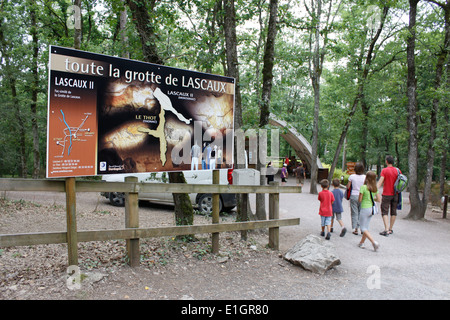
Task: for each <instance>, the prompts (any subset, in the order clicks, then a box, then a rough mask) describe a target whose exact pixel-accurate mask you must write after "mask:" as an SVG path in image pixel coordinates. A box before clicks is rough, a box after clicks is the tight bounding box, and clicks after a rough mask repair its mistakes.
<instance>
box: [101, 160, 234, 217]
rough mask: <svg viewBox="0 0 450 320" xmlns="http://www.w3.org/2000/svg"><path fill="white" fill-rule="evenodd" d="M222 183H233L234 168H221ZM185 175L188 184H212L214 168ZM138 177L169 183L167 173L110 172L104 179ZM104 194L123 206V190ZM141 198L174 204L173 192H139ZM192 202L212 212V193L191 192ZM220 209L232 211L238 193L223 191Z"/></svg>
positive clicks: (115, 179) (207, 211)
mask: <svg viewBox="0 0 450 320" xmlns="http://www.w3.org/2000/svg"><path fill="white" fill-rule="evenodd" d="M219 171H220V182H219V183H220V184H232V183H233V176H232V173H233V169H220V170H219ZM183 173H184V177H185V179H186V182H187V183H188V184H212V173H213V171H212V170H196V171H183ZM129 176H133V177H137V178H138V181H139V182H144V183H158V182H159V183H168V182H169V177H168V174H167V173H164V172H158V173H127V174H109V175H103V176H102V180H103V181H111V182H121V181H125V177H129ZM102 196H104V197H106V198H107V199H109V202H110V203H111V204H112V205H114V206H123V205H124V204H125V194H124V193H122V192H102ZM138 197H139V200H146V201H149V202H152V203H162V204H172V205H173V204H174V202H173V196H172V193H143V192H139V196H138ZM189 197H190V198H191V203H192V205H193V206H194V207H197V209H198V210H199V211H200V212H201V213H202V214H211V213H212V194H210V193H198V194H193V193H191V194H189ZM219 199H220V203H219V209H220V211H230V210H232V209H233V208H234V207H235V206H236V194H234V193H221V194H220V197H219Z"/></svg>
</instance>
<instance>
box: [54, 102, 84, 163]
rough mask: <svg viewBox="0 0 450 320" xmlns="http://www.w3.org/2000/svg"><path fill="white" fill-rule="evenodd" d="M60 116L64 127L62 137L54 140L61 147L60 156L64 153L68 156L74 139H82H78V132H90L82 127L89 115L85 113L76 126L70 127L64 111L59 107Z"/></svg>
mask: <svg viewBox="0 0 450 320" xmlns="http://www.w3.org/2000/svg"><path fill="white" fill-rule="evenodd" d="M60 112H61V117H60V118H59V119H60V120H61V122H63V123H64V125H65V126H66V128H65V129H64V130H63V134H64V137H62V138H61V139H58V140H57V141H56V144H57V145H59V146H61V147H62V150H61V156H64V154H65V153H66V155H68V156H70V153H71V151H72V146H73V143H74V142H75V141H82V140H80V134H81V133H83V132H90V131H91V129H90V128H83V126H84V124H85V122H86V120H87V119H88V118H89V115H86V117H85V118H84V119H83V120H82V121H81V123H80V124H79V125H78V127H71V126H69V124H68V123H67V121H66V116H65V114H64V112H63V111H62V110H61V109H60Z"/></svg>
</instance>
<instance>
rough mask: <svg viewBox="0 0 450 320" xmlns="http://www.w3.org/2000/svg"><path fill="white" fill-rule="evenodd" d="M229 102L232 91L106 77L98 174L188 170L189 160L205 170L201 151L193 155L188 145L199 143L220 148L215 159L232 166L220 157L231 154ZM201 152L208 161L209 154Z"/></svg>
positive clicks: (231, 127)
mask: <svg viewBox="0 0 450 320" xmlns="http://www.w3.org/2000/svg"><path fill="white" fill-rule="evenodd" d="M233 105H234V97H233V95H230V94H217V93H215V94H213V93H210V92H201V93H200V94H199V93H198V92H197V93H196V94H193V93H189V92H181V91H177V90H172V89H171V88H167V87H166V88H163V89H161V88H160V87H159V86H158V85H156V84H143V83H140V82H131V83H126V81H125V80H124V79H121V80H114V81H110V82H109V83H108V85H107V87H106V90H105V93H104V97H103V100H102V102H101V105H100V107H99V110H98V114H99V152H98V163H99V168H98V170H99V173H100V174H101V173H114V172H118V173H119V172H120V173H124V172H126V173H128V172H155V171H174V170H190V169H191V164H192V163H191V162H192V161H196V162H197V163H196V165H195V166H194V167H195V168H199V169H208V167H207V166H205V165H203V166H202V165H201V161H202V157H201V156H200V157H191V150H192V147H193V146H194V145H198V146H200V145H201V144H205V148H206V145H212V146H213V147H214V146H215V147H216V150H217V149H220V150H221V152H220V153H219V152H218V153H217V156H220V157H221V159H220V160H218V161H217V162H218V163H220V164H221V167H223V168H227V167H230V166H231V161H228V162H229V163H228V162H226V161H224V159H225V160H226V158H227V157H228V158H229V160H231V159H232V155H231V150H232V148H230V147H228V148H227V143H228V145H230V143H232V139H233V138H232V129H233ZM227 139H228V142H227ZM205 148H203V150H202V151H204V149H205ZM211 150H213V149H212V148H211ZM203 154H204V153H203V152H202V153H201V155H202V156H203ZM213 155H214V157H217V156H216V155H215V154H214V152H213ZM204 157H205V158H209V159H208V160H207V161H206V162H208V161H210V160H211V154H210V153H209V154H207V153H205V155H204ZM203 160H205V159H203ZM209 169H210V168H209Z"/></svg>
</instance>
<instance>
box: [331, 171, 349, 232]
mask: <svg viewBox="0 0 450 320" xmlns="http://www.w3.org/2000/svg"><path fill="white" fill-rule="evenodd" d="M332 183H333V191H331V193H333V196H334V202H333V204H332V208H333V217H332V218H331V232H333V224H334V219H335V218H336V220H337V222H338V223H339V225H340V226H341V228H342V229H341V234H340V235H339V236H340V237H343V236H345V233H346V232H347V228H345V226H344V222H343V221H342V212H344V209H343V207H342V199H344V192H342V190H340V189H339V186H340V185H341V183H340V181H339V179H333V181H332Z"/></svg>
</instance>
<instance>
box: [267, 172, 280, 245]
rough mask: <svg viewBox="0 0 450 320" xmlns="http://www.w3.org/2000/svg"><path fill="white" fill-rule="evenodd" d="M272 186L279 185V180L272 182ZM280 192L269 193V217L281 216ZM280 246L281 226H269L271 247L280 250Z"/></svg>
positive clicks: (277, 217)
mask: <svg viewBox="0 0 450 320" xmlns="http://www.w3.org/2000/svg"><path fill="white" fill-rule="evenodd" d="M270 185H271V186H278V182H275V181H272V182H270ZM279 205H280V194H279V193H269V219H270V220H272V219H279V218H280V207H279ZM279 247H280V228H279V227H275V228H269V248H272V249H275V250H278V249H279Z"/></svg>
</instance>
